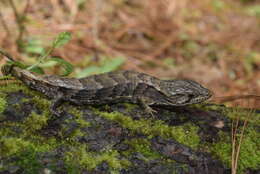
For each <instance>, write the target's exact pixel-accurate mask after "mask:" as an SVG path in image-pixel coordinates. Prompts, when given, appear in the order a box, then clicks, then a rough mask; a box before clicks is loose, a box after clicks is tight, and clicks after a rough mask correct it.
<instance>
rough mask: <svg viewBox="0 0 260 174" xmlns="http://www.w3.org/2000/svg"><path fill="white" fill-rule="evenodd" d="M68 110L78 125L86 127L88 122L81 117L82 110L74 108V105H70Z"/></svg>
mask: <svg viewBox="0 0 260 174" xmlns="http://www.w3.org/2000/svg"><path fill="white" fill-rule="evenodd" d="M69 112H70V113H71V114H72V115H73V116H74V118H75V121H76V123H78V124H79V125H80V127H82V128H83V127H88V126H90V123H89V122H88V121H86V120H84V118H83V113H82V111H80V110H78V109H76V108H75V107H71V108H70V109H69Z"/></svg>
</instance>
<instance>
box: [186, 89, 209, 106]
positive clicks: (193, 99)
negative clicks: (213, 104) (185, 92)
mask: <svg viewBox="0 0 260 174" xmlns="http://www.w3.org/2000/svg"><path fill="white" fill-rule="evenodd" d="M212 95H213V94H212V92H210V91H209V92H208V93H207V94H206V95H205V94H204V95H200V96H197V97H194V96H190V97H189V98H190V100H189V101H188V103H189V104H196V103H201V102H203V101H205V100H207V99H209V98H210V97H211V96H212Z"/></svg>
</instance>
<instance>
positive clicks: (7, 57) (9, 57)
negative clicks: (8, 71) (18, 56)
mask: <svg viewBox="0 0 260 174" xmlns="http://www.w3.org/2000/svg"><path fill="white" fill-rule="evenodd" d="M0 54H2V55H3V56H4V57H5V58H6V59H7V60H9V61H12V62H14V61H15V60H14V59H13V57H12V56H11V55H9V54H8V53H6V52H5V51H3V50H1V49H0Z"/></svg>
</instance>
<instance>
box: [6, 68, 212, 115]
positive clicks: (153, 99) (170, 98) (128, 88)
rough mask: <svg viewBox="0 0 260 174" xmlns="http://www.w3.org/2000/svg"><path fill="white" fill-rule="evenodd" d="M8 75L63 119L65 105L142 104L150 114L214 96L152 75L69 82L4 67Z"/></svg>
mask: <svg viewBox="0 0 260 174" xmlns="http://www.w3.org/2000/svg"><path fill="white" fill-rule="evenodd" d="M1 70H2V73H3V74H4V75H12V76H13V77H15V78H17V79H19V80H21V81H22V82H23V83H24V84H25V85H27V86H28V87H30V88H31V89H33V90H36V91H38V92H40V93H43V94H44V95H46V96H47V97H48V98H51V99H52V103H51V106H50V111H51V113H52V114H54V115H56V116H60V115H61V113H62V112H61V111H58V108H59V107H60V106H61V105H62V103H63V102H70V103H72V104H75V105H100V104H109V103H119V102H130V103H134V104H139V105H140V106H141V107H142V108H144V109H145V111H146V112H148V113H150V114H151V115H153V112H156V111H155V110H153V109H152V108H151V106H161V105H162V106H185V105H190V104H196V103H200V102H203V101H205V100H207V99H209V98H210V97H211V96H212V92H211V91H210V90H209V89H207V88H205V87H203V86H202V85H200V84H199V83H197V82H195V81H193V80H178V79H176V80H161V79H159V78H156V77H153V76H150V75H148V74H144V73H140V72H135V71H130V70H121V71H114V72H108V73H103V74H98V75H92V76H88V77H85V78H79V79H77V78H68V77H61V76H57V75H37V74H35V73H32V72H30V71H28V70H26V69H22V68H19V67H18V66H14V65H8V64H6V65H4V66H3V67H2V69H1Z"/></svg>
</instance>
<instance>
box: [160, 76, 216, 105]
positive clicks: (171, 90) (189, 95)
mask: <svg viewBox="0 0 260 174" xmlns="http://www.w3.org/2000/svg"><path fill="white" fill-rule="evenodd" d="M165 82H166V83H165V88H164V90H165V91H164V92H165V95H167V97H168V100H169V102H170V103H171V104H172V105H175V106H183V105H188V104H195V103H200V102H203V101H205V100H207V99H208V98H210V97H211V96H212V92H211V91H210V90H208V89H207V88H204V87H203V86H201V85H200V84H199V83H197V82H195V81H192V80H167V81H165Z"/></svg>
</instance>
